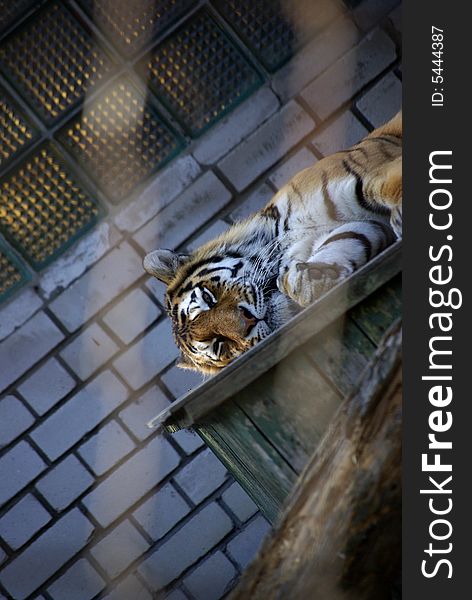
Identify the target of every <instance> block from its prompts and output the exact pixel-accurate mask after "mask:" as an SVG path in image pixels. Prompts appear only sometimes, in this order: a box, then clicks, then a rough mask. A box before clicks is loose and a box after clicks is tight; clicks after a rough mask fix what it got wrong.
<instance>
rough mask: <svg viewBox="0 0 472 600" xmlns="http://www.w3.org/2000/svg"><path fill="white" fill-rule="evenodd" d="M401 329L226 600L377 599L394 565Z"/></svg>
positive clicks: (394, 593) (389, 587)
mask: <svg viewBox="0 0 472 600" xmlns="http://www.w3.org/2000/svg"><path fill="white" fill-rule="evenodd" d="M401 392H402V371H401V328H400V325H399V324H396V325H395V326H394V327H393V328H392V329H391V330H390V332H389V333H388V334H387V336H386V337H385V339H384V341H383V344H382V345H381V346H380V348H379V350H378V352H377V354H376V356H375V357H374V359H373V361H372V362H371V363H370V364H369V367H368V368H367V369H366V371H365V372H364V374H363V376H362V377H361V381H360V382H359V384H358V387H357V389H356V391H355V392H354V393H353V394H352V395H351V396H350V397H349V398H348V399H347V400H346V401H345V402H344V403H343V404H342V405H341V407H340V409H339V411H338V412H337V414H336V416H335V418H334V419H333V422H332V424H331V426H330V428H329V430H328V432H327V434H326V435H325V437H324V439H323V440H322V442H321V444H320V445H319V446H318V448H317V450H316V451H315V453H314V455H313V456H312V458H311V459H310V461H309V463H308V465H307V467H306V468H305V470H304V472H303V473H302V475H301V478H300V480H299V482H298V484H297V487H296V488H295V491H294V493H293V495H292V497H291V501H290V502H289V504H288V506H287V508H286V510H285V511H284V513H283V515H282V517H281V519H280V521H279V524H278V526H277V528H276V530H275V532H274V533H273V534H272V536H271V537H270V538H268V539H266V541H265V543H264V545H263V548H262V550H261V552H260V553H259V556H258V558H257V559H256V561H255V562H254V563H253V564H252V565H251V567H249V569H248V571H247V572H246V574H245V576H244V577H243V579H242V580H241V582H240V584H239V585H238V586H237V587H236V589H235V590H234V591H233V593H232V594H231V596H230V599H231V600H276V599H277V600H318V599H320V600H360V599H362V600H383V599H389V600H391V599H392V598H395V597H399V591H398V589H397V587H396V586H397V584H398V582H399V576H400V569H401V396H402V394H401Z"/></svg>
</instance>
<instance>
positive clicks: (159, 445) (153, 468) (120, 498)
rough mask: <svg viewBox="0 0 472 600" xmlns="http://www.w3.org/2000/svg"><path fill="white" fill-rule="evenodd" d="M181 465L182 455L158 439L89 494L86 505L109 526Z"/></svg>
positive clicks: (100, 520) (104, 524)
mask: <svg viewBox="0 0 472 600" xmlns="http://www.w3.org/2000/svg"><path fill="white" fill-rule="evenodd" d="M178 464H179V456H178V454H177V452H176V451H175V450H174V449H173V448H172V447H171V446H170V444H169V442H167V441H166V440H165V439H164V438H163V437H155V438H154V439H152V440H151V441H150V442H149V444H147V446H145V447H144V448H143V449H142V450H140V451H139V452H137V453H136V454H134V455H133V456H132V457H131V458H129V459H128V460H127V461H126V462H125V463H124V464H122V465H120V466H119V467H118V469H116V471H113V473H112V474H111V475H109V476H108V477H107V478H106V479H105V480H104V481H102V482H101V483H100V484H99V485H98V486H97V487H96V488H95V489H94V490H93V491H92V492H90V493H89V494H88V495H87V496H86V497H85V498H84V500H83V504H84V505H85V506H86V507H87V509H88V510H89V511H90V512H91V513H92V515H93V516H94V517H95V518H96V519H97V521H98V522H99V523H100V524H101V525H102V526H103V527H107V526H108V525H110V523H112V522H113V521H114V520H115V519H116V518H118V517H119V516H120V515H121V514H122V513H123V512H125V511H126V510H127V509H129V508H130V507H131V506H132V505H133V504H135V503H136V502H137V501H138V500H139V499H140V498H142V497H143V496H144V494H146V493H147V492H149V490H151V489H152V488H153V487H154V486H155V485H157V484H158V483H160V482H161V481H162V480H163V479H164V477H166V476H167V475H168V474H169V473H171V472H172V471H173V470H174V469H175V468H176V467H177V466H178Z"/></svg>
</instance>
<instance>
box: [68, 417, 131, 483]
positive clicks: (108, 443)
mask: <svg viewBox="0 0 472 600" xmlns="http://www.w3.org/2000/svg"><path fill="white" fill-rule="evenodd" d="M134 448H135V445H134V442H133V440H132V439H131V438H130V437H129V435H128V434H127V433H126V432H125V431H124V429H123V428H122V427H121V426H120V425H119V424H118V423H117V422H116V421H110V422H109V423H107V424H106V425H104V426H103V427H102V428H101V429H100V430H99V431H98V433H96V434H95V435H94V436H92V437H91V438H90V439H89V440H87V441H86V442H85V444H82V446H80V448H79V449H78V453H79V454H80V456H81V457H82V458H83V459H84V461H85V462H86V463H87V464H88V466H89V467H90V468H91V469H92V471H93V472H94V473H95V475H103V474H104V473H106V472H107V471H108V470H110V469H111V468H112V467H114V466H115V464H116V463H117V462H119V461H120V460H121V459H122V458H124V457H125V456H126V455H127V454H129V453H130V452H131V451H132V450H134Z"/></svg>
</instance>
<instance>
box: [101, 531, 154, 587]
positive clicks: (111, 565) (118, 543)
mask: <svg viewBox="0 0 472 600" xmlns="http://www.w3.org/2000/svg"><path fill="white" fill-rule="evenodd" d="M148 548H149V543H148V542H147V541H146V540H145V539H144V538H143V536H142V535H141V534H140V533H139V531H138V530H137V529H136V527H134V526H133V525H132V524H131V523H130V522H129V521H123V522H122V523H120V524H119V525H118V526H117V527H115V529H113V531H111V532H110V533H109V534H108V535H106V536H105V537H104V538H103V539H101V540H100V541H99V542H98V543H96V544H95V546H94V547H93V548H92V550H91V554H92V556H93V557H94V558H95V560H96V561H97V562H98V564H99V565H100V566H101V567H102V569H104V571H105V572H106V573H107V575H108V576H109V577H110V578H111V579H114V578H115V577H117V576H118V575H119V574H120V573H122V572H123V571H124V570H125V569H126V568H127V567H128V566H129V565H130V564H131V563H132V562H133V561H135V560H136V559H137V558H138V557H139V556H141V554H143V553H144V552H146V550H147V549H148Z"/></svg>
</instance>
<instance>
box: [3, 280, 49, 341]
mask: <svg viewBox="0 0 472 600" xmlns="http://www.w3.org/2000/svg"><path fill="white" fill-rule="evenodd" d="M42 303H43V301H42V300H41V298H40V297H39V296H38V294H36V292H35V291H34V290H32V289H31V288H28V289H26V290H24V291H22V292H21V293H20V294H16V295H15V297H14V298H13V300H12V301H11V302H9V303H8V304H7V305H6V306H4V307H2V309H1V310H0V340H3V339H5V338H6V337H8V336H9V335H10V334H11V333H12V332H13V331H15V329H17V328H18V327H20V326H21V325H23V323H26V321H27V320H28V319H29V318H30V317H31V316H32V315H34V313H35V312H36V311H37V310H38V309H39V308H40V307H41V304H42Z"/></svg>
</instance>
